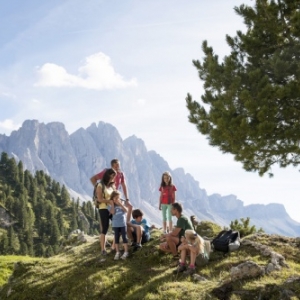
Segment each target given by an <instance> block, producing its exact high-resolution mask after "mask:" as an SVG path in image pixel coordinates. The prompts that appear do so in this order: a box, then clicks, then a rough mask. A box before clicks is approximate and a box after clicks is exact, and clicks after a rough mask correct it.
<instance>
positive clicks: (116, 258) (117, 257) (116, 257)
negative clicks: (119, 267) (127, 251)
mask: <svg viewBox="0 0 300 300" xmlns="http://www.w3.org/2000/svg"><path fill="white" fill-rule="evenodd" d="M119 259H120V252H117V253H116V255H115V258H114V260H119Z"/></svg>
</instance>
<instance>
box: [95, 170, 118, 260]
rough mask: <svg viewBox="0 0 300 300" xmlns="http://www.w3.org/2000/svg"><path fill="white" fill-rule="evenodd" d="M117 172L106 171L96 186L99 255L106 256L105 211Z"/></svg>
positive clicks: (107, 222) (107, 213)
mask: <svg viewBox="0 0 300 300" xmlns="http://www.w3.org/2000/svg"><path fill="white" fill-rule="evenodd" d="M116 174H117V172H116V171H115V170H114V169H107V170H106V171H105V173H104V175H103V178H102V179H101V181H100V184H98V185H97V189H96V195H97V202H98V203H99V214H100V247H101V254H102V255H106V254H107V252H106V234H107V231H108V227H109V211H108V209H107V206H108V204H110V203H111V202H110V201H111V200H110V195H111V193H112V192H113V191H114V190H115V177H116Z"/></svg>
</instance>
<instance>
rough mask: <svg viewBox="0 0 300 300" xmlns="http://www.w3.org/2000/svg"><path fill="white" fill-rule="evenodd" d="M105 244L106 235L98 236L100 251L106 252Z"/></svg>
mask: <svg viewBox="0 0 300 300" xmlns="http://www.w3.org/2000/svg"><path fill="white" fill-rule="evenodd" d="M105 243H106V235H105V234H103V233H101V234H100V247H101V250H102V251H106V248H105Z"/></svg>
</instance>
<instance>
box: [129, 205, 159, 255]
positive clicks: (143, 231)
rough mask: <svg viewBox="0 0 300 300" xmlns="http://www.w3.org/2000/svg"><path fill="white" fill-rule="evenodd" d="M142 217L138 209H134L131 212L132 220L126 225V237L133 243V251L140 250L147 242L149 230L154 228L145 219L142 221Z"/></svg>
mask: <svg viewBox="0 0 300 300" xmlns="http://www.w3.org/2000/svg"><path fill="white" fill-rule="evenodd" d="M143 215H144V214H143V212H142V211H141V210H140V209H134V210H133V211H132V218H133V220H131V221H130V222H129V223H127V225H128V226H127V235H128V237H129V238H130V240H131V241H133V243H132V246H134V251H135V250H138V249H140V248H142V244H144V243H147V242H149V240H150V230H151V229H152V228H154V226H150V225H149V223H148V221H147V220H146V219H143Z"/></svg>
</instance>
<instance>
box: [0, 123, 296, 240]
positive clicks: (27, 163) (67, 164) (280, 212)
mask: <svg viewBox="0 0 300 300" xmlns="http://www.w3.org/2000/svg"><path fill="white" fill-rule="evenodd" d="M0 150H1V151H4V152H7V153H8V155H9V156H14V157H15V158H16V159H17V160H22V162H23V166H24V168H25V169H28V170H29V171H31V172H32V173H34V172H35V171H36V170H43V171H44V172H46V173H47V174H49V175H50V176H51V177H53V178H54V179H55V180H57V181H59V182H60V183H62V184H65V185H66V186H67V187H68V188H69V189H70V190H73V191H75V192H76V193H78V194H79V195H82V197H83V198H85V199H89V198H90V196H91V195H92V190H93V187H92V185H91V183H90V177H91V176H92V175H94V174H96V173H98V172H100V171H102V170H103V169H104V168H107V167H110V161H111V159H113V158H118V159H119V160H120V162H121V168H122V170H123V171H124V173H125V175H126V179H127V185H128V190H129V197H130V200H131V202H132V203H133V205H134V206H135V207H140V208H142V209H143V210H144V213H145V216H149V218H150V216H151V220H150V221H153V222H155V223H158V225H159V226H160V225H161V224H160V223H161V213H160V212H159V211H158V199H159V192H158V189H159V186H160V183H161V176H162V173H163V172H164V171H170V172H171V174H172V177H173V182H174V184H175V185H176V187H177V193H176V198H177V201H179V202H181V203H183V206H184V212H185V213H186V215H188V216H189V215H191V214H193V215H196V216H197V217H198V219H199V220H211V221H214V222H216V223H219V224H220V225H224V226H228V225H229V224H230V222H231V221H233V220H235V219H239V218H241V217H243V218H246V217H248V216H249V217H250V219H251V220H255V222H254V224H255V225H256V222H257V224H258V225H256V227H257V228H259V227H262V228H267V229H265V230H267V231H268V232H270V233H278V234H282V233H283V234H285V235H299V234H300V226H299V225H300V224H299V223H297V222H295V221H293V220H291V219H290V217H289V216H288V215H287V213H286V211H285V209H284V207H283V205H280V204H276V205H275V204H272V205H268V206H265V205H258V206H259V207H256V206H253V205H252V206H248V207H247V206H246V207H245V206H244V205H243V202H242V201H241V200H239V199H237V197H236V196H234V195H229V196H225V197H224V196H221V195H218V194H213V195H211V196H208V195H207V193H206V191H205V190H204V189H201V188H200V187H199V182H198V181H196V180H195V179H194V178H193V177H192V175H191V174H186V173H185V172H184V170H183V169H182V168H178V169H175V170H171V169H170V167H169V165H168V163H167V162H166V161H165V160H164V159H163V158H162V157H161V156H160V155H159V154H157V153H156V152H155V151H153V150H151V151H148V150H147V148H146V146H145V143H144V142H143V140H142V139H140V138H137V137H136V136H131V137H128V138H127V139H125V140H122V138H121V136H120V134H119V133H118V131H117V129H116V128H115V127H114V126H112V125H110V124H107V123H104V122H99V123H98V125H96V124H95V123H93V124H91V126H89V127H88V128H86V129H83V128H80V129H78V130H77V131H76V132H74V133H73V134H71V135H69V134H68V132H67V131H66V129H65V126H64V125H63V124H62V123H59V122H52V123H48V124H44V123H39V122H38V121H37V120H27V121H25V122H24V123H23V125H22V127H21V128H20V129H19V130H17V131H13V132H12V134H11V135H10V136H5V135H0ZM279 219H280V222H278V220H279ZM270 224H271V225H270ZM276 224H278V225H276Z"/></svg>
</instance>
